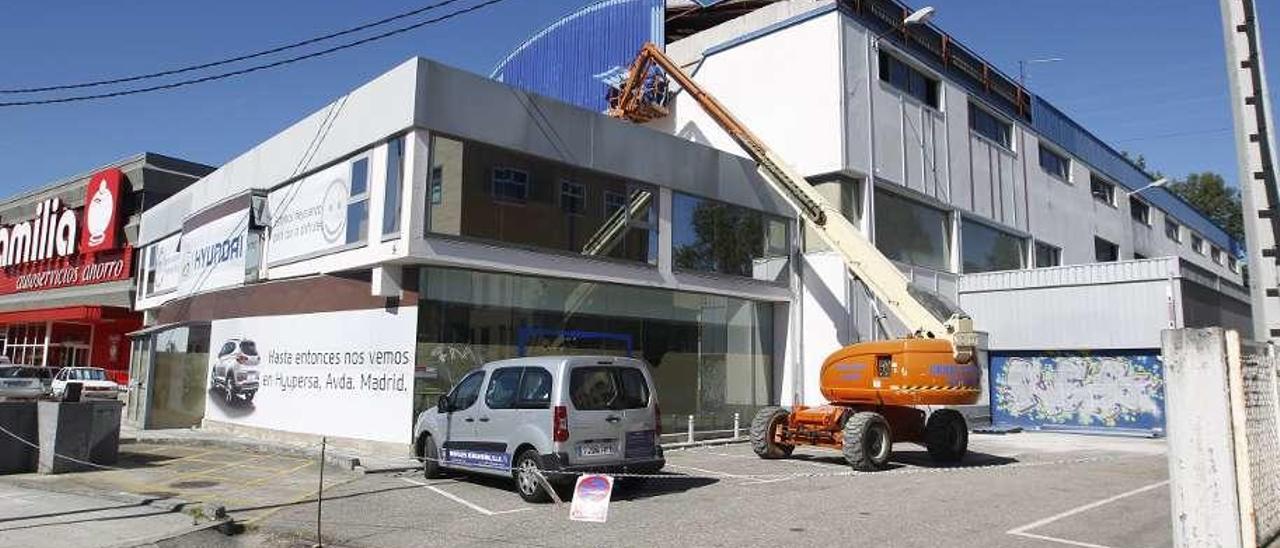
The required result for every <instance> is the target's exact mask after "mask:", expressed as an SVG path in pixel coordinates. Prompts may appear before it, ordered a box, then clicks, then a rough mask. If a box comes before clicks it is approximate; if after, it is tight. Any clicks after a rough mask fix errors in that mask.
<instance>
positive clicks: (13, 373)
mask: <svg viewBox="0 0 1280 548" xmlns="http://www.w3.org/2000/svg"><path fill="white" fill-rule="evenodd" d="M20 372H22V368H21V367H0V379H16V378H18V373H20Z"/></svg>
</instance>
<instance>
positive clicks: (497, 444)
mask: <svg viewBox="0 0 1280 548" xmlns="http://www.w3.org/2000/svg"><path fill="white" fill-rule="evenodd" d="M658 413H659V412H658V397H657V394H656V391H655V389H654V385H653V377H652V376H651V375H650V373H649V365H648V364H646V363H645V362H643V361H640V360H635V359H631V358H615V357H609V356H546V357H536V358H517V359H511V360H504V361H498V362H492V363H489V364H487V365H485V366H484V367H482V368H480V369H477V370H475V371H472V372H471V373H469V374H468V375H467V376H466V377H464V378H463V379H462V380H461V381H459V382H458V384H457V385H455V386H454V387H453V391H451V392H450V393H449V394H448V395H445V396H441V397H440V402H439V405H437V406H436V407H433V408H431V409H428V410H426V411H423V412H422V413H421V414H420V415H418V420H417V423H416V425H415V428H414V439H415V442H416V443H415V445H414V451H415V453H416V454H417V456H418V457H419V458H420V459H422V461H423V473H424V474H425V475H426V476H427V477H428V478H434V477H438V476H439V474H440V470H441V469H442V468H449V469H456V470H460V471H464V472H474V473H479V474H487V475H495V476H501V477H508V478H512V479H514V480H515V482H516V488H517V491H518V492H519V493H520V496H521V497H522V498H524V499H525V500H527V501H530V502H545V501H546V500H548V498H549V496H550V493H549V492H547V490H546V489H545V484H544V483H543V482H542V481H541V480H540V479H539V478H538V476H540V475H542V476H544V477H545V478H546V479H547V480H549V481H548V482H547V483H550V484H552V487H556V486H565V485H572V484H573V480H574V478H575V476H576V474H578V473H581V472H604V473H611V472H635V473H642V474H652V473H656V472H658V471H659V470H661V469H662V467H663V465H664V464H665V463H666V461H665V459H664V458H663V456H662V447H661V446H660V445H658V436H659V435H660V434H661V433H662V425H661V421H660V419H659V416H658Z"/></svg>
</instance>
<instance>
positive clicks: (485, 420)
mask: <svg viewBox="0 0 1280 548" xmlns="http://www.w3.org/2000/svg"><path fill="white" fill-rule="evenodd" d="M480 422H489V417H480Z"/></svg>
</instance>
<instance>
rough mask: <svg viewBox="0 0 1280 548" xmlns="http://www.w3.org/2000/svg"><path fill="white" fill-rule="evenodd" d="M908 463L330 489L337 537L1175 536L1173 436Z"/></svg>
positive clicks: (681, 462) (623, 542)
mask: <svg viewBox="0 0 1280 548" xmlns="http://www.w3.org/2000/svg"><path fill="white" fill-rule="evenodd" d="M898 449H899V451H897V452H896V453H895V455H896V456H895V458H894V467H893V469H891V470H887V471H883V472H877V473H852V472H851V471H850V469H849V468H848V467H847V465H845V463H844V461H843V459H842V458H841V456H840V455H839V453H838V452H836V451H832V450H826V449H816V448H803V449H797V450H796V454H795V456H794V457H793V458H792V459H788V460H781V461H763V460H760V459H758V458H756V457H755V455H754V454H753V453H751V450H750V448H749V446H747V445H746V444H735V445H727V446H718V447H703V448H695V449H687V450H679V451H669V452H668V453H667V458H668V466H667V469H666V470H665V472H667V473H670V474H671V475H672V477H670V478H664V479H655V480H651V481H650V482H649V484H648V485H646V486H644V487H642V488H639V489H637V490H623V491H618V492H615V494H614V498H613V502H612V504H611V507H610V510H609V519H608V522H607V523H603V524H596V523H580V522H571V521H569V520H568V506H567V505H565V506H556V505H554V504H546V505H530V504H526V503H524V502H523V501H521V500H520V498H519V497H518V496H517V495H516V494H515V492H514V491H513V490H512V487H511V485H510V483H508V482H505V481H502V480H491V479H484V478H474V477H467V476H459V477H450V478H446V479H440V480H425V479H423V478H422V477H421V475H420V474H417V473H410V472H403V473H387V474H370V475H367V476H365V477H363V478H360V479H358V480H354V481H351V482H349V483H346V484H343V485H339V486H337V487H336V488H334V489H331V490H328V491H327V492H326V500H325V502H324V514H323V515H324V519H323V528H324V531H325V537H326V538H325V540H326V545H334V546H415V545H445V544H448V545H450V546H481V545H485V546H487V545H491V544H493V543H495V542H500V543H506V544H514V545H524V546H605V545H607V546H652V545H685V546H780V545H802V544H803V545H813V544H817V543H823V544H830V545H872V546H877V545H878V546H944V545H945V546H975V547H977V546H983V547H988V546H1008V547H1035V546H1092V547H1095V548H1097V547H1103V548H1137V547H1147V546H1167V545H1169V544H1170V542H1171V539H1170V534H1171V533H1170V525H1169V519H1170V518H1169V502H1168V496H1169V495H1168V489H1167V484H1166V480H1167V471H1166V457H1165V454H1164V444H1163V442H1162V441H1160V440H1146V439H1122V438H1108V437H1092V436H1080V435H1066V434H1042V433H1025V434H1012V435H1007V436H983V435H974V437H973V439H972V443H971V450H972V453H971V455H970V456H969V457H968V458H967V459H966V461H965V462H963V463H962V464H961V465H959V466H956V467H946V468H939V467H935V466H934V465H933V463H931V462H930V461H929V460H928V458H927V456H926V454H925V453H924V452H923V450H918V449H917V448H915V447H914V446H911V445H901V446H898ZM257 525H258V526H259V529H257V530H256V531H255V532H253V533H251V534H250V535H249V536H247V537H245V538H242V539H241V542H242V543H245V544H249V545H271V546H274V545H279V546H295V545H305V544H307V543H310V542H314V531H315V506H314V504H313V503H303V504H297V505H291V506H289V507H286V508H283V509H281V510H280V511H278V512H276V513H273V514H271V515H270V516H267V517H266V518H265V519H263V520H260V521H259V522H258V524H257Z"/></svg>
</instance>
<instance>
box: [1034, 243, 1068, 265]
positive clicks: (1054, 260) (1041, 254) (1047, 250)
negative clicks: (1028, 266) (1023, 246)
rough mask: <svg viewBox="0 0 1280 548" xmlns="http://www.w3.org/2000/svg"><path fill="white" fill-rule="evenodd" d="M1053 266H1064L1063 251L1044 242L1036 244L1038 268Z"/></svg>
mask: <svg viewBox="0 0 1280 548" xmlns="http://www.w3.org/2000/svg"><path fill="white" fill-rule="evenodd" d="M1051 266H1062V250H1061V249H1059V248H1057V247H1054V246H1051V245H1049V244H1046V243H1044V242H1036V268H1048V267H1051Z"/></svg>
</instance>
